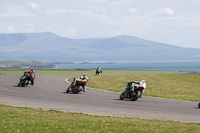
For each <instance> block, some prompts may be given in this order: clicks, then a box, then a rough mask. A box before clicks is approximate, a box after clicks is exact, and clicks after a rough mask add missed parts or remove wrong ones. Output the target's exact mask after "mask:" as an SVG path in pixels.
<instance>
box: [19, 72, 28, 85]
mask: <svg viewBox="0 0 200 133" xmlns="http://www.w3.org/2000/svg"><path fill="white" fill-rule="evenodd" d="M29 82H30V81H29V79H28V78H27V77H26V76H25V75H23V76H22V77H21V78H20V81H19V83H18V86H19V87H20V86H21V87H24V86H27V85H28V84H29Z"/></svg>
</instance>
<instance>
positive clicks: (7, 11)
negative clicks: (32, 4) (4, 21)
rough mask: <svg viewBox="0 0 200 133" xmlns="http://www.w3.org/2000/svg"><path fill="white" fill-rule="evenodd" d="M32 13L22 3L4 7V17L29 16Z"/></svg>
mask: <svg viewBox="0 0 200 133" xmlns="http://www.w3.org/2000/svg"><path fill="white" fill-rule="evenodd" d="M32 15H33V14H32V13H30V12H29V11H28V10H26V9H25V8H24V7H23V6H21V5H20V6H19V5H7V6H5V7H4V12H3V13H2V16H4V17H28V16H32Z"/></svg>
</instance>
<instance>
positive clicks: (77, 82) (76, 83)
mask: <svg viewBox="0 0 200 133" xmlns="http://www.w3.org/2000/svg"><path fill="white" fill-rule="evenodd" d="M86 84H87V81H86V80H81V79H77V78H74V79H73V81H72V83H71V85H70V86H69V87H68V88H67V89H66V93H70V92H71V93H75V94H77V93H79V92H81V91H83V86H82V85H86Z"/></svg>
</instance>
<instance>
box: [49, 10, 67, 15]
mask: <svg viewBox="0 0 200 133" xmlns="http://www.w3.org/2000/svg"><path fill="white" fill-rule="evenodd" d="M65 13H66V11H65V10H64V9H51V10H46V14H47V15H55V14H65Z"/></svg>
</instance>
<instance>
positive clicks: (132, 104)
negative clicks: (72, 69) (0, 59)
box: [0, 75, 200, 123]
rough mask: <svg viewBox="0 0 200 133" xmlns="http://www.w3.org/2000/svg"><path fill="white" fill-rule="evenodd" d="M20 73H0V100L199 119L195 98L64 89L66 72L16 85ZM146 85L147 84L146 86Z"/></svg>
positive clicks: (145, 116)
mask: <svg viewBox="0 0 200 133" xmlns="http://www.w3.org/2000/svg"><path fill="white" fill-rule="evenodd" d="M19 78H20V76H19V75H0V104H5V105H14V106H21V107H31V108H42V109H48V110H50V109H51V110H60V111H69V112H78V113H87V114H96V115H108V116H120V117H138V118H143V119H159V120H174V121H182V122H195V123H200V109H199V108H198V102H191V101H182V100H171V99H165V98H154V97H146V96H143V97H142V98H140V99H138V100H137V101H130V100H122V101H121V100H119V95H120V93H117V92H110V91H103V90H98V89H93V88H87V91H86V92H80V93H79V94H68V93H65V90H66V88H67V87H68V86H69V83H66V82H65V79H66V78H69V77H67V76H37V77H36V79H35V85H34V86H30V85H29V86H27V87H17V83H18V82H19ZM147 89H148V88H147Z"/></svg>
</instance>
